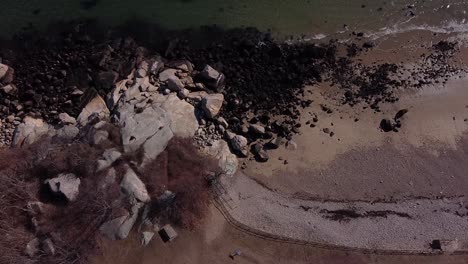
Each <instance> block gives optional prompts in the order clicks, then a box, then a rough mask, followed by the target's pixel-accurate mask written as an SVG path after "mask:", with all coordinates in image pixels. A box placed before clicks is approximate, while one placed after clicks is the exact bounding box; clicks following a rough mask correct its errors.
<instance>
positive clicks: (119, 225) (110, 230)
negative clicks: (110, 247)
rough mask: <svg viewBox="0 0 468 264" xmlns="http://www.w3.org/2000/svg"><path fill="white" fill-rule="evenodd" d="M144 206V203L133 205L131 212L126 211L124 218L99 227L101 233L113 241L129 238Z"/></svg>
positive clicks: (118, 218) (121, 217)
mask: <svg viewBox="0 0 468 264" xmlns="http://www.w3.org/2000/svg"><path fill="white" fill-rule="evenodd" d="M142 206H143V204H142V203H140V204H135V205H133V206H132V209H131V212H128V211H125V212H124V213H123V215H122V216H119V217H117V218H114V219H112V220H110V221H107V222H105V223H103V224H102V225H101V226H100V227H99V231H100V232H101V234H103V235H104V236H105V237H107V238H109V239H112V240H119V239H125V238H127V237H128V235H129V234H130V231H131V230H132V228H133V226H134V225H135V222H136V220H137V218H138V212H139V210H140V208H141V207H142Z"/></svg>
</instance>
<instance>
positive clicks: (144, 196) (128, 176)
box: [120, 168, 151, 204]
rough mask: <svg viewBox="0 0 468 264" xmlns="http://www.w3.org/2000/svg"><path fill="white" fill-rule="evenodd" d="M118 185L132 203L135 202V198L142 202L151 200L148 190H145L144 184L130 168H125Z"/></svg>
mask: <svg viewBox="0 0 468 264" xmlns="http://www.w3.org/2000/svg"><path fill="white" fill-rule="evenodd" d="M120 187H121V188H122V190H123V192H124V193H125V194H126V195H127V196H128V198H129V199H130V201H131V202H132V204H135V200H136V201H140V202H144V203H146V202H149V201H150V200H151V198H150V196H149V194H148V190H146V186H145V184H144V183H143V182H142V181H141V180H140V178H139V177H138V175H136V173H135V172H134V171H133V170H132V169H131V168H127V171H126V173H125V175H124V177H123V179H122V182H121V183H120Z"/></svg>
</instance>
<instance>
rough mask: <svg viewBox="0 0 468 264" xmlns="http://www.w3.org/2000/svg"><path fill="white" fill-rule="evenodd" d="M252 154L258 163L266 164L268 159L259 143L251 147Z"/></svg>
mask: <svg viewBox="0 0 468 264" xmlns="http://www.w3.org/2000/svg"><path fill="white" fill-rule="evenodd" d="M253 153H254V155H255V159H256V160H257V161H259V162H267V161H268V159H269V157H268V153H267V152H266V151H265V149H264V148H263V145H262V144H260V143H257V144H255V146H254V147H253Z"/></svg>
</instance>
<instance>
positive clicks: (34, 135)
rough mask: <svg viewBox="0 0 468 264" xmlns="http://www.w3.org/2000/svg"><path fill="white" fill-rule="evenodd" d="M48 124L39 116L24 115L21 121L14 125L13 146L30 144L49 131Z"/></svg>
mask: <svg viewBox="0 0 468 264" xmlns="http://www.w3.org/2000/svg"><path fill="white" fill-rule="evenodd" d="M49 128H50V127H49V125H48V124H47V123H46V122H45V121H44V120H42V119H40V118H37V119H36V118H32V117H29V116H27V117H25V118H24V119H23V123H21V124H20V125H18V127H16V130H15V133H14V137H13V143H12V145H13V146H14V147H22V146H25V145H29V144H32V143H34V142H36V141H37V140H38V139H40V138H41V137H42V136H45V135H47V134H48V132H49Z"/></svg>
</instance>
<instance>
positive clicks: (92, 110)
mask: <svg viewBox="0 0 468 264" xmlns="http://www.w3.org/2000/svg"><path fill="white" fill-rule="evenodd" d="M94 114H97V115H98V117H99V119H104V118H106V117H108V116H109V109H108V108H107V105H106V102H104V100H103V99H102V97H101V96H99V95H97V96H95V97H94V98H93V99H92V100H91V101H89V103H88V104H87V105H86V106H85V108H83V110H81V113H80V115H78V118H77V121H78V123H79V124H80V125H82V126H84V125H86V124H87V123H88V121H89V120H88V118H89V117H90V116H91V115H94Z"/></svg>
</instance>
